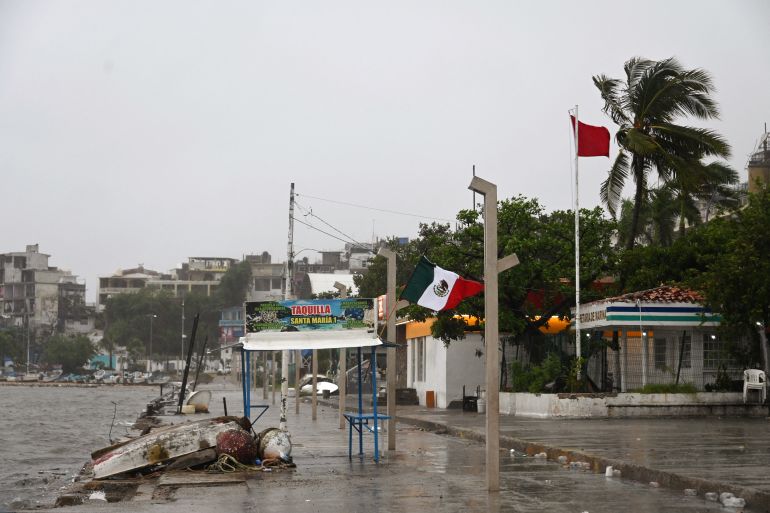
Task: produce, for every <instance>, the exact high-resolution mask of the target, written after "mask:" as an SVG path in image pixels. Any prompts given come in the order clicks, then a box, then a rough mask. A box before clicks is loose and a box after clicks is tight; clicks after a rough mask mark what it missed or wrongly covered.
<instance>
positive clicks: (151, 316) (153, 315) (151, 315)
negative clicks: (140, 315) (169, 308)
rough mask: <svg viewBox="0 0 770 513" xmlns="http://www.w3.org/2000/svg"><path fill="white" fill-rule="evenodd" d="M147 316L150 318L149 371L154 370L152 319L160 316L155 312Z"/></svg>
mask: <svg viewBox="0 0 770 513" xmlns="http://www.w3.org/2000/svg"><path fill="white" fill-rule="evenodd" d="M147 317H149V318H150V350H149V351H148V352H147V372H152V364H151V362H152V320H153V319H157V318H158V316H157V315H155V314H147Z"/></svg>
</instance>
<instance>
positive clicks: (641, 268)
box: [617, 219, 733, 292]
mask: <svg viewBox="0 0 770 513" xmlns="http://www.w3.org/2000/svg"><path fill="white" fill-rule="evenodd" d="M730 224H731V221H730V220H729V219H714V220H712V221H711V222H709V223H706V224H702V225H699V226H696V227H694V228H692V229H691V230H689V231H688V232H687V233H686V234H685V235H684V236H683V237H679V238H677V239H675V240H674V241H673V242H672V243H671V245H669V246H662V245H657V244H650V245H640V246H635V247H634V248H633V249H631V250H626V251H622V252H621V253H620V258H619V262H618V268H617V269H618V271H617V273H618V275H621V276H623V284H624V285H623V288H622V289H621V290H619V291H618V292H631V291H635V290H646V289H651V288H654V287H658V286H660V285H662V284H683V283H684V284H688V283H689V284H690V285H691V286H695V285H694V280H695V279H697V277H698V276H700V275H701V274H702V273H704V272H706V271H707V270H708V269H709V268H710V267H711V266H712V265H714V262H715V261H716V259H718V258H720V256H721V255H722V253H723V252H724V248H725V247H726V245H727V244H728V243H729V242H730V240H731V239H732V236H733V235H732V233H731V228H730ZM696 288H697V287H696Z"/></svg>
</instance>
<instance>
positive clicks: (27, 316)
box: [25, 312, 29, 374]
mask: <svg viewBox="0 0 770 513" xmlns="http://www.w3.org/2000/svg"><path fill="white" fill-rule="evenodd" d="M26 314H27V315H26V316H25V317H26V318H27V374H29V312H26Z"/></svg>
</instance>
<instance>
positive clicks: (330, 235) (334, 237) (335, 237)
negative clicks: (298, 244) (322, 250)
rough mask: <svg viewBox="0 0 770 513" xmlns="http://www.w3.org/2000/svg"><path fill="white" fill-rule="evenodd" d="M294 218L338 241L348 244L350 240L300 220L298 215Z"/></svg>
mask: <svg viewBox="0 0 770 513" xmlns="http://www.w3.org/2000/svg"><path fill="white" fill-rule="evenodd" d="M294 220H295V221H297V222H298V223H300V224H304V225H305V226H307V227H308V228H312V229H313V230H315V231H317V232H321V233H323V234H324V235H328V236H329V237H331V238H332V239H337V240H338V241H340V242H344V243H346V244H347V243H348V242H349V241H346V240H345V239H341V238H339V237H337V236H336V235H332V234H331V233H329V232H325V231H323V230H322V229H320V228H316V227H315V226H313V225H312V224H310V223H306V222H305V221H300V220H299V219H297V218H296V217H295V218H294ZM360 247H361V248H362V249H366V250H367V251H369V248H365V247H363V246H360Z"/></svg>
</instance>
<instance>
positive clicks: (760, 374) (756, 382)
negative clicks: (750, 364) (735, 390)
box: [743, 369, 767, 404]
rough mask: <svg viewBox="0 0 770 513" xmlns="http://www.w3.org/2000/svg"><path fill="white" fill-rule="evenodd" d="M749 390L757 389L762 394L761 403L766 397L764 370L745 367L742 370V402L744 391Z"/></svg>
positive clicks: (744, 398)
mask: <svg viewBox="0 0 770 513" xmlns="http://www.w3.org/2000/svg"><path fill="white" fill-rule="evenodd" d="M749 390H759V393H760V394H761V396H762V404H764V403H765V400H766V399H767V379H765V373H764V371H761V370H759V369H746V370H745V371H743V402H744V403H745V402H746V393H747V392H748V391H749Z"/></svg>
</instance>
